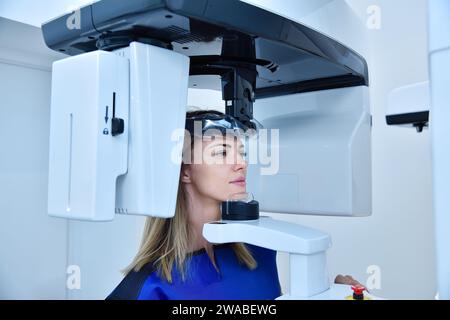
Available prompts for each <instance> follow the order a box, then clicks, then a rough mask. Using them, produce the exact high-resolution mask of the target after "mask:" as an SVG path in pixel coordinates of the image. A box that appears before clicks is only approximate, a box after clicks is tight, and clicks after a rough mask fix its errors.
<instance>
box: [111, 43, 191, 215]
mask: <svg viewBox="0 0 450 320" xmlns="http://www.w3.org/2000/svg"><path fill="white" fill-rule="evenodd" d="M117 53H118V52H117ZM123 53H124V55H125V56H127V57H129V59H130V142H129V158H128V172H127V174H126V175H124V176H121V177H120V178H119V179H118V183H117V191H118V192H117V201H116V213H123V214H137V215H146V216H154V217H164V218H169V217H173V216H174V214H175V206H176V198H177V193H178V182H179V177H180V168H181V155H182V146H183V137H184V126H185V120H186V106H187V97H188V80H189V57H187V56H185V55H182V54H180V53H176V52H173V51H170V50H167V49H163V48H159V47H156V46H152V45H148V44H143V43H139V42H132V43H131V44H130V46H129V48H127V49H126V50H124V52H123Z"/></svg>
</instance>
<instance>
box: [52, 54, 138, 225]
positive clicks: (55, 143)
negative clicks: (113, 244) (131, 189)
mask: <svg viewBox="0 0 450 320" xmlns="http://www.w3.org/2000/svg"><path fill="white" fill-rule="evenodd" d="M128 74H129V72H128V59H126V58H123V57H119V56H117V55H115V54H114V53H110V52H105V51H95V52H89V53H86V54H82V55H78V56H75V57H70V58H67V59H63V60H60V61H56V62H55V63H54V64H53V74H52V98H51V114H50V154H49V181H48V213H49V215H52V216H57V217H64V218H72V219H80V220H95V221H107V220H112V219H113V218H114V212H115V209H114V204H115V195H116V179H117V177H118V176H119V175H121V174H124V173H126V171H127V144H128V100H129V92H128ZM114 92H115V116H116V117H117V118H121V119H123V120H124V124H125V125H124V127H125V131H124V132H123V133H122V134H119V135H116V136H112V135H111V118H112V116H113V114H112V113H113V93H114Z"/></svg>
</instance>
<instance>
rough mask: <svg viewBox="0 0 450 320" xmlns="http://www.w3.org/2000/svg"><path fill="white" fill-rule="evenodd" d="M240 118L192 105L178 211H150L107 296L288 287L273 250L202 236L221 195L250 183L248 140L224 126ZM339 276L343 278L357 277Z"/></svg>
mask: <svg viewBox="0 0 450 320" xmlns="http://www.w3.org/2000/svg"><path fill="white" fill-rule="evenodd" d="M195 121H197V122H198V123H199V124H201V134H200V135H198V134H196V132H194V128H195V125H193V123H194V122H195ZM236 123H238V122H237V121H236V120H235V119H233V118H231V117H229V116H225V115H224V114H223V113H220V112H217V111H194V112H188V113H187V116H186V129H187V132H188V133H189V134H186V137H187V138H186V139H185V141H184V146H183V163H182V166H181V173H180V181H179V189H178V196H177V203H176V211H175V215H174V217H173V218H170V219H164V218H154V217H149V218H147V221H146V224H145V228H144V233H143V238H142V242H141V246H140V249H139V251H138V253H137V255H136V257H135V258H134V260H133V261H132V263H131V264H130V266H129V267H128V268H127V269H126V270H125V273H126V276H125V278H124V279H123V280H122V282H121V283H120V284H119V286H118V287H117V288H116V289H115V290H114V291H113V292H112V293H111V294H110V295H109V296H108V299H177V300H183V299H249V300H250V299H259V300H263V299H275V298H277V297H279V296H281V295H282V293H281V288H280V283H279V279H278V273H277V266H276V252H275V251H272V250H268V249H265V248H260V247H257V246H253V245H248V244H243V243H232V244H223V245H213V244H211V243H209V242H208V241H206V239H204V238H203V236H202V229H203V225H204V224H205V223H207V222H212V221H217V220H220V218H221V213H220V209H219V208H220V204H221V202H222V201H225V200H227V199H228V198H229V197H231V196H232V195H234V194H239V193H244V192H245V191H246V183H245V177H246V173H247V163H246V161H245V159H244V156H245V153H244V148H243V145H242V142H241V141H240V139H236V136H235V135H229V134H227V135H223V134H224V133H225V130H222V129H230V128H232V127H235V124H236ZM206 129H215V131H214V132H215V135H208V134H205V131H207V130H206ZM227 132H229V131H227ZM198 160H200V161H198ZM340 277H341V278H340V283H348V284H354V283H353V282H351V281H352V280H353V279H350V278H347V277H342V276H340Z"/></svg>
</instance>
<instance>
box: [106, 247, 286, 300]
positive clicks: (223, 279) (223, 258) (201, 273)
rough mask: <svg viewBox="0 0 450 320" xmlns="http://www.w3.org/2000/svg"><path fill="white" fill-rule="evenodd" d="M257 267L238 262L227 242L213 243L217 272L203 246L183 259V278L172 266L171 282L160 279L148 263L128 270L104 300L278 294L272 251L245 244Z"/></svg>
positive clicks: (251, 297)
mask: <svg viewBox="0 0 450 320" xmlns="http://www.w3.org/2000/svg"><path fill="white" fill-rule="evenodd" d="M246 246H247V248H248V249H249V251H250V252H251V253H252V255H253V257H254V258H255V260H256V262H257V263H258V266H257V267H256V269H253V270H250V269H248V268H247V266H246V265H245V264H240V263H239V262H238V259H237V257H236V255H235V253H234V250H233V249H232V246H231V245H230V244H221V245H216V246H214V247H213V248H214V256H215V259H216V264H217V266H218V268H219V271H220V273H218V272H217V270H216V269H215V268H214V265H213V264H212V262H211V260H210V258H209V256H208V254H207V253H206V250H205V249H202V250H198V251H196V252H194V253H193V255H192V257H191V258H189V259H188V260H187V262H186V279H185V281H183V280H182V279H181V274H180V272H179V270H178V269H177V267H176V266H174V267H173V269H172V283H168V282H167V281H166V280H163V279H161V278H160V277H159V276H158V274H157V271H156V270H155V268H154V267H153V266H152V264H147V265H146V266H144V267H143V268H142V269H141V270H140V271H139V272H130V273H129V274H128V275H127V276H126V277H125V278H124V279H123V280H122V282H121V283H120V284H119V285H118V286H117V288H116V289H115V290H114V291H113V292H112V293H111V294H110V295H109V296H108V298H107V299H138V300H273V299H275V298H277V297H279V296H281V287H280V282H279V279H278V271H277V265H276V251H273V250H269V249H266V248H261V247H257V246H253V245H249V244H246Z"/></svg>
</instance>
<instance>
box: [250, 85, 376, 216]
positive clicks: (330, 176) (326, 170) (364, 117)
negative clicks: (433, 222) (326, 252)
mask: <svg viewBox="0 0 450 320" xmlns="http://www.w3.org/2000/svg"><path fill="white" fill-rule="evenodd" d="M254 116H255V118H256V119H258V120H259V121H260V122H261V124H262V125H263V126H264V129H267V130H268V132H267V135H268V138H267V139H262V138H261V137H260V144H259V148H260V150H259V152H262V153H263V154H264V153H268V151H267V150H271V153H272V161H275V160H277V159H276V155H277V154H278V155H279V159H278V164H279V166H278V167H277V168H276V169H278V170H277V172H276V173H275V174H273V172H271V170H268V168H269V166H268V165H267V164H264V163H263V162H264V161H258V163H257V164H254V165H249V172H248V176H249V178H248V186H249V187H248V190H249V191H250V192H253V194H254V196H255V199H257V200H258V201H259V202H260V209H261V211H267V212H282V213H293V214H310V215H330V216H368V215H370V214H371V212H372V202H371V198H372V187H371V185H372V179H371V177H372V175H371V172H372V170H371V127H372V124H371V115H370V106H369V95H368V88H367V87H366V86H359V87H351V88H341V89H333V90H325V91H320V92H310V93H303V94H301V93H300V94H295V95H288V96H282V97H276V98H268V99H262V100H257V101H256V103H255V107H254ZM272 129H275V130H276V131H271V130H272ZM277 132H278V133H277ZM276 134H278V136H279V141H277V139H276V137H275V135H276ZM274 137H275V138H274ZM261 141H262V143H261ZM264 141H267V143H266V144H264ZM276 145H278V146H279V147H278V146H276ZM274 155H275V156H274ZM271 165H272V167H274V166H276V164H275V165H273V164H271ZM272 171H275V170H272Z"/></svg>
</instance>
